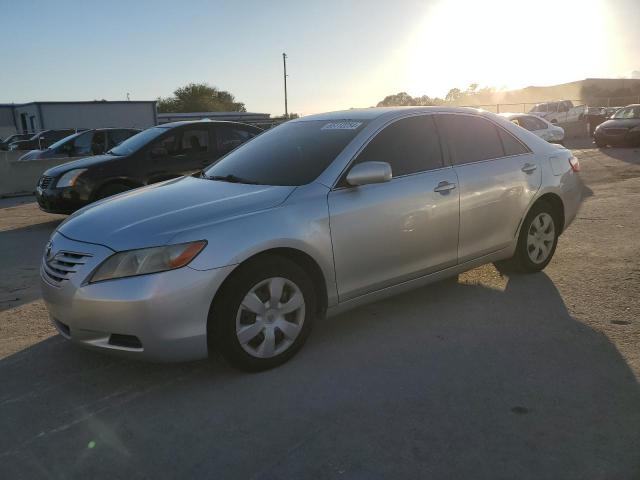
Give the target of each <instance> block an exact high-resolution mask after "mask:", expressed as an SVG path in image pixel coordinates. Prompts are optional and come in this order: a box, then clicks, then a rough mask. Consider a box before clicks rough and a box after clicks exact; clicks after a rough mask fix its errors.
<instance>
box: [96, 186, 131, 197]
mask: <svg viewBox="0 0 640 480" xmlns="http://www.w3.org/2000/svg"><path fill="white" fill-rule="evenodd" d="M127 190H131V187H130V186H129V185H125V184H124V183H109V184H107V185H104V186H103V187H101V188H100V189H99V190H98V192H97V193H96V195H95V198H94V200H102V199H103V198H107V197H112V196H113V195H117V194H118V193H122V192H126V191H127Z"/></svg>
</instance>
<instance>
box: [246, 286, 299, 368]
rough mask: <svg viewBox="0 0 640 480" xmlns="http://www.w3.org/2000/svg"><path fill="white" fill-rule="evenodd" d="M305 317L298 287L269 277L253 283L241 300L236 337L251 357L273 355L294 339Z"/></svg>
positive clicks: (287, 346) (285, 348) (281, 351)
mask: <svg viewBox="0 0 640 480" xmlns="http://www.w3.org/2000/svg"><path fill="white" fill-rule="evenodd" d="M304 318H305V301H304V296H303V295H302V291H301V290H300V288H299V287H298V286H297V285H296V284H295V283H294V282H292V281H291V280H288V279H286V278H282V277H272V278H268V279H266V280H263V281H261V282H260V283H258V284H256V285H255V286H253V287H252V288H251V289H250V290H249V292H248V293H247V294H246V295H245V297H244V299H243V300H242V302H241V303H240V307H239V308H238V313H237V315H236V336H237V338H238V342H239V343H240V345H241V346H242V348H243V349H244V351H245V352H247V353H248V354H250V355H251V356H253V357H258V358H272V357H275V356H277V355H279V354H281V353H283V352H284V351H285V350H287V349H288V348H289V347H290V346H291V345H292V344H293V343H294V342H295V340H296V338H298V335H300V332H301V331H302V324H303V323H304Z"/></svg>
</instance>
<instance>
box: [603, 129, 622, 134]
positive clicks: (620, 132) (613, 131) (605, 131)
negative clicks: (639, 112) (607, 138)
mask: <svg viewBox="0 0 640 480" xmlns="http://www.w3.org/2000/svg"><path fill="white" fill-rule="evenodd" d="M604 133H606V134H607V135H624V134H625V133H627V129H626V128H605V129H604Z"/></svg>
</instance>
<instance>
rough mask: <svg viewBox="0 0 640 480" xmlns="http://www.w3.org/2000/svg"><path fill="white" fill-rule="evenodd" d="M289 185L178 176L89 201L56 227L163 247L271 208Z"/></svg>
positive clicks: (102, 239)
mask: <svg viewBox="0 0 640 480" xmlns="http://www.w3.org/2000/svg"><path fill="white" fill-rule="evenodd" d="M294 189H295V187H286V186H269V185H247V184H240V183H229V182H219V181H214V180H206V179H202V178H194V177H182V178H179V179H175V180H169V181H166V182H162V183H158V184H154V185H150V186H148V187H143V188H138V189H135V190H131V191H129V192H125V193H122V194H120V195H117V196H115V197H112V198H107V199H105V200H102V201H100V202H98V203H95V204H93V205H89V206H88V207H85V208H83V209H82V210H79V211H78V212H76V213H75V214H74V215H72V216H71V217H69V218H68V219H67V220H66V221H65V222H63V223H62V225H61V226H60V227H59V228H58V231H59V232H60V233H61V234H63V235H64V236H65V237H68V238H70V239H72V240H77V241H81V242H89V243H96V244H100V245H104V246H106V247H109V248H111V249H113V250H116V251H122V250H130V249H135V248H144V247H151V246H157V245H164V244H167V243H169V242H170V241H171V239H172V238H173V237H175V236H176V235H178V234H180V233H184V232H186V231H189V230H192V229H195V228H202V227H206V226H207V225H213V224H215V223H218V222H221V221H224V220H226V219H230V218H233V217H237V216H241V215H245V214H249V213H253V212H256V211H259V210H265V209H268V208H272V207H275V206H277V205H279V204H281V203H282V202H284V200H285V199H286V198H287V197H288V196H289V195H290V194H291V192H292V191H293V190H294ZM194 240H196V239H194Z"/></svg>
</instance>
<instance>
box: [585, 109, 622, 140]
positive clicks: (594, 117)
mask: <svg viewBox="0 0 640 480" xmlns="http://www.w3.org/2000/svg"><path fill="white" fill-rule="evenodd" d="M618 110H620V107H589V108H588V110H587V113H586V119H587V132H588V133H589V135H590V136H593V134H594V132H595V131H596V127H597V126H598V125H600V124H601V123H602V122H604V121H606V120H607V119H608V118H609V117H611V116H612V115H613V114H614V113H616V112H617V111H618Z"/></svg>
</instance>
